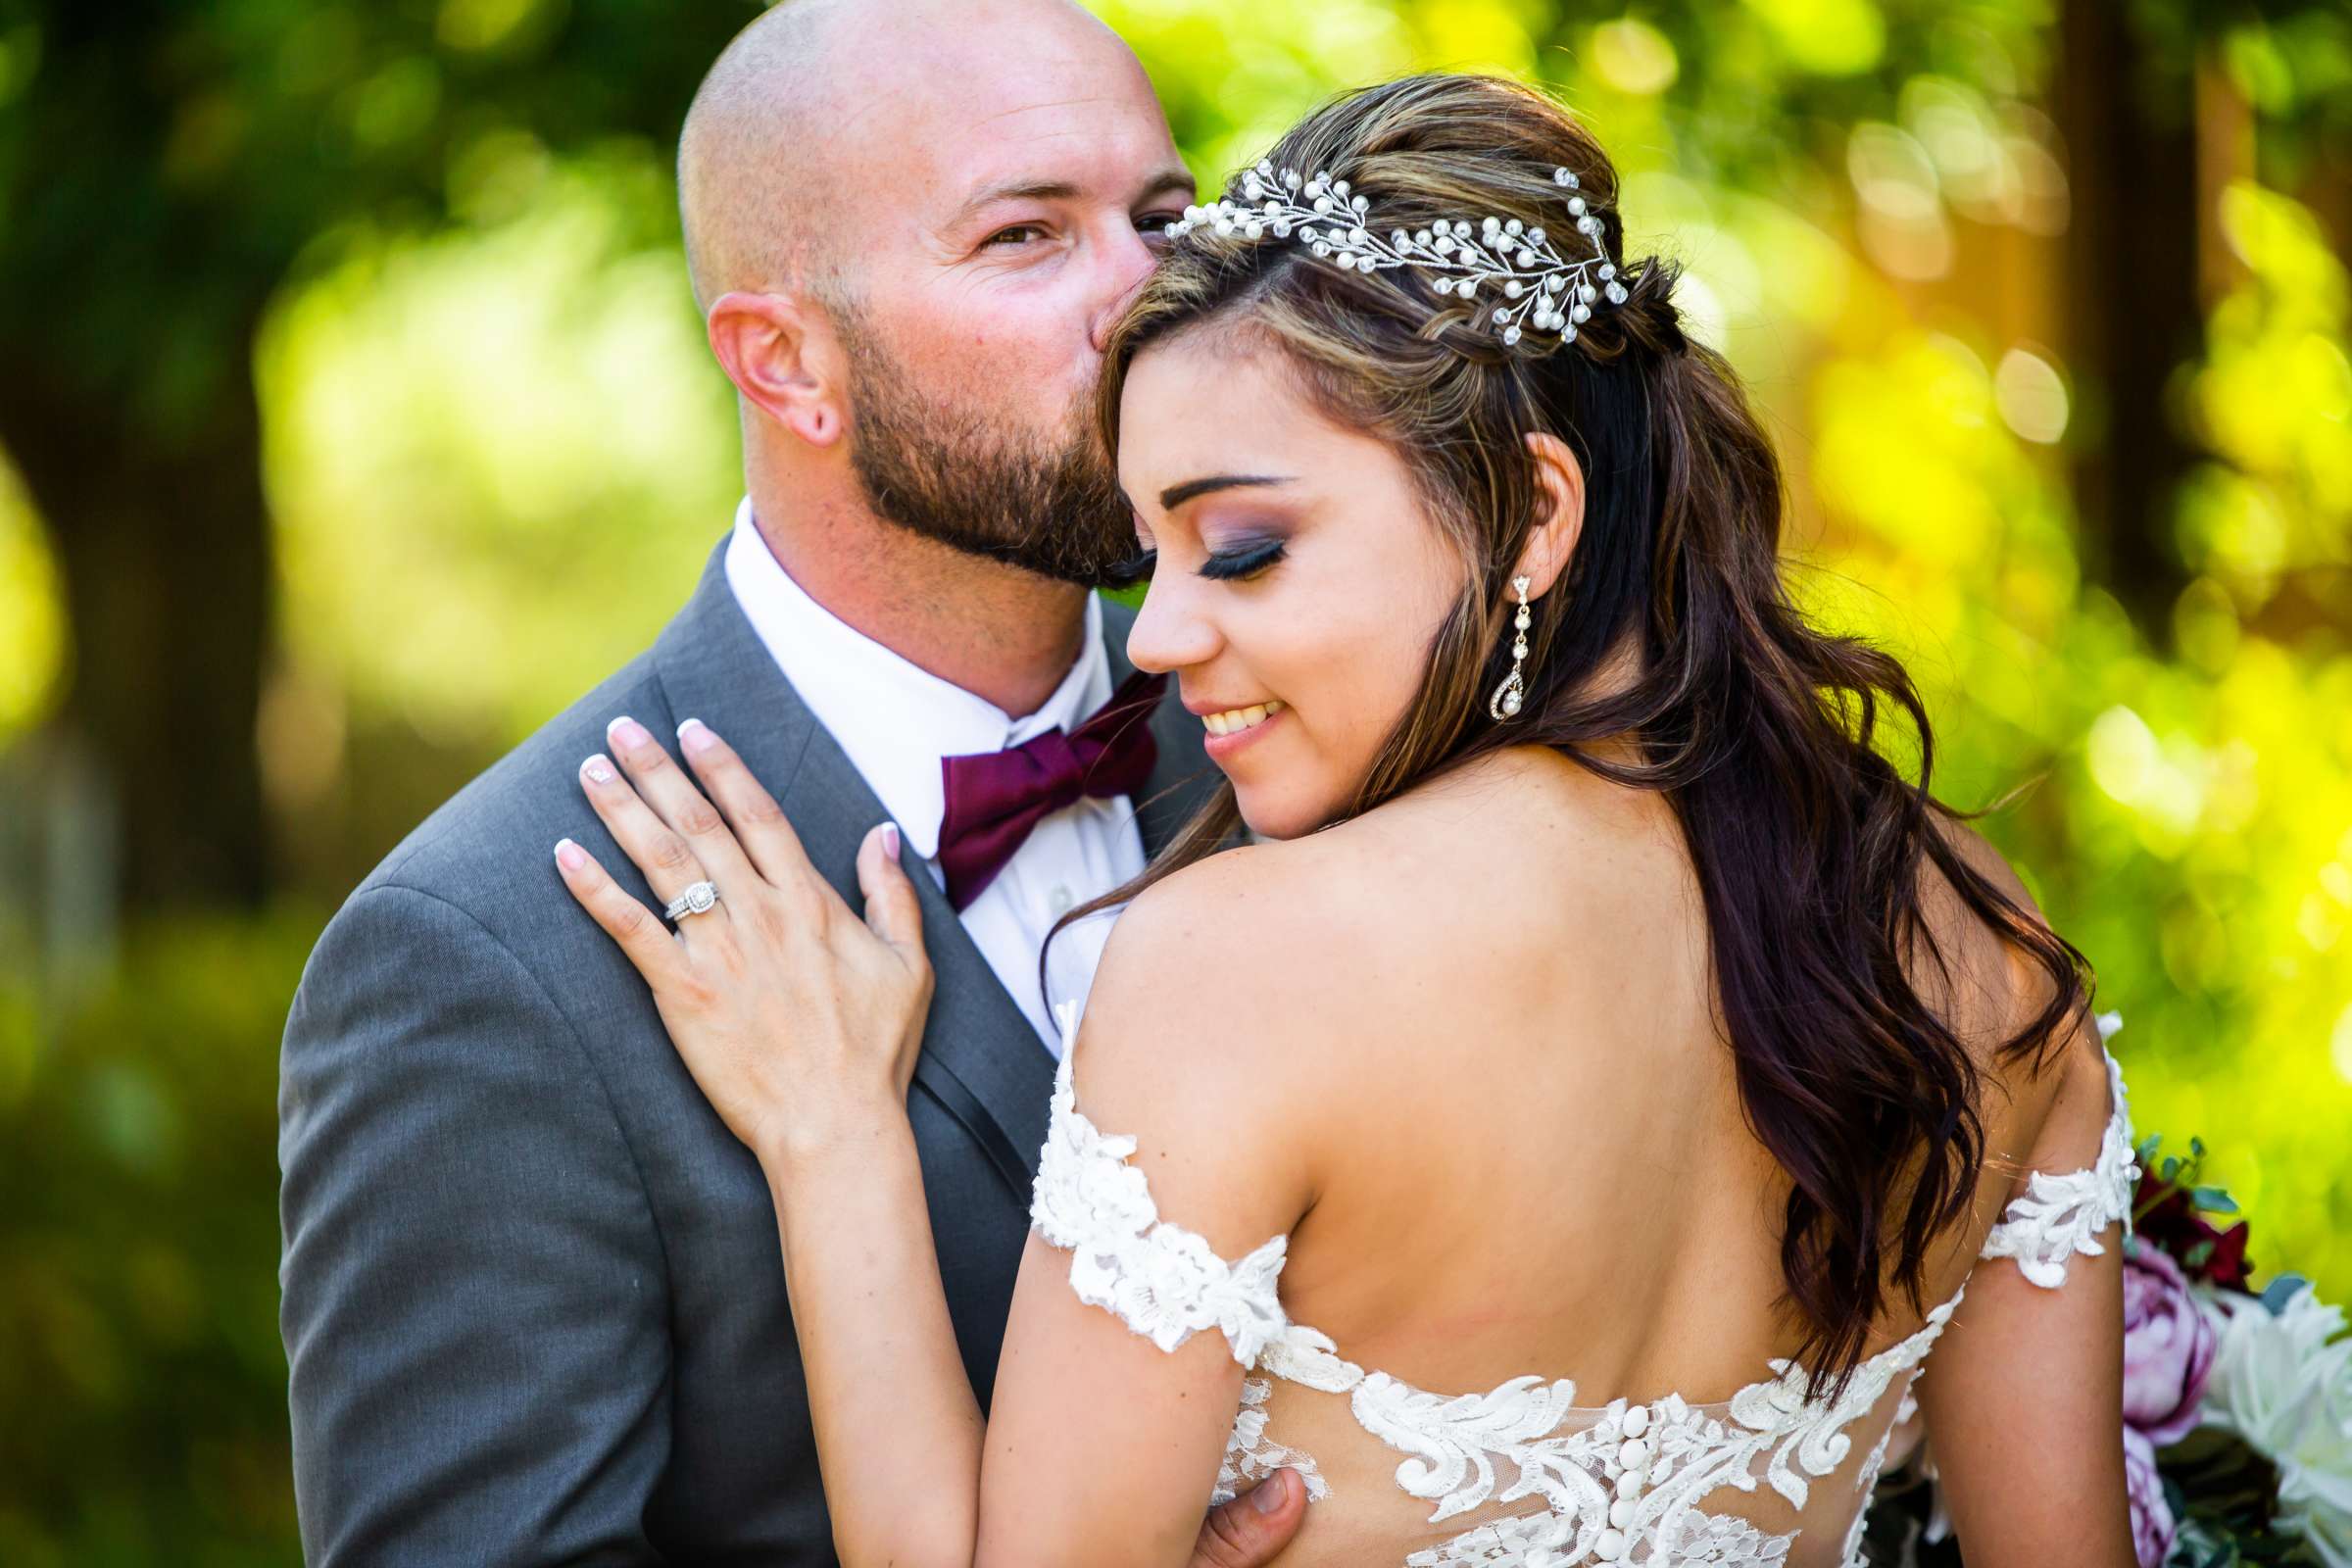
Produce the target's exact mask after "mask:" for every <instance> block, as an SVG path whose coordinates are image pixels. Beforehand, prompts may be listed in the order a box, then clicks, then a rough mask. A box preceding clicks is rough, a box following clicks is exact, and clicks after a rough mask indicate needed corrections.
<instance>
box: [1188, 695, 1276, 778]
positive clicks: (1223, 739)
mask: <svg viewBox="0 0 2352 1568" xmlns="http://www.w3.org/2000/svg"><path fill="white" fill-rule="evenodd" d="M1283 711H1284V705H1283V704H1282V703H1280V702H1265V703H1252V704H1251V705H1250V706H1249V707H1247V708H1229V709H1225V710H1222V711H1217V712H1213V713H1202V714H1201V724H1202V725H1203V726H1205V727H1206V728H1207V730H1208V738H1207V739H1206V740H1204V741H1202V742H1201V747H1202V749H1203V750H1205V751H1206V752H1207V753H1208V757H1209V760H1211V761H1213V762H1215V763H1217V764H1218V765H1219V766H1223V765H1224V762H1225V760H1226V759H1227V758H1230V757H1231V756H1233V754H1234V753H1236V752H1238V751H1240V750H1241V749H1242V748H1243V747H1245V746H1247V745H1249V744H1250V742H1251V741H1253V740H1255V739H1256V738H1257V737H1258V736H1260V735H1262V734H1264V733H1265V732H1266V731H1267V730H1269V729H1271V728H1272V727H1273V726H1274V721H1275V720H1276V719H1277V718H1279V717H1281V716H1282V713H1283Z"/></svg>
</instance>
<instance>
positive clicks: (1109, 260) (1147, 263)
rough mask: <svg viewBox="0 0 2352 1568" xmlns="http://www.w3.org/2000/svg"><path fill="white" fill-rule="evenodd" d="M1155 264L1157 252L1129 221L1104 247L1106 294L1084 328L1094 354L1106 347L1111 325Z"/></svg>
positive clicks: (1154, 267)
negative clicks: (1116, 236) (1119, 236)
mask: <svg viewBox="0 0 2352 1568" xmlns="http://www.w3.org/2000/svg"><path fill="white" fill-rule="evenodd" d="M1158 266H1159V252H1158V251H1157V250H1156V249H1154V248H1153V247H1152V245H1151V244H1150V243H1149V242H1148V241H1146V240H1145V238H1144V236H1143V235H1142V234H1140V233H1138V232H1136V230H1135V228H1134V226H1133V225H1131V224H1130V225H1126V226H1125V227H1124V237H1123V238H1114V239H1112V240H1111V242H1110V243H1109V245H1108V246H1107V247H1106V249H1105V255H1104V260H1103V278H1104V293H1105V298H1104V300H1103V305H1102V308H1101V309H1099V310H1097V311H1096V312H1095V318H1094V320H1093V321H1092V322H1091V323H1090V324H1089V327H1088V330H1087V341H1088V342H1089V343H1091V344H1093V345H1094V350H1095V352H1096V353H1097V354H1102V353H1104V352H1105V351H1107V350H1108V349H1109V347H1110V329H1111V327H1112V326H1113V325H1115V324H1116V323H1117V321H1118V319H1119V318H1120V317H1121V316H1124V315H1125V314H1126V313H1127V305H1128V302H1129V301H1131V300H1133V299H1134V298H1135V296H1136V292H1137V290H1139V289H1141V288H1142V287H1143V286H1144V284H1145V283H1146V282H1147V281H1149V280H1150V278H1151V276H1152V270H1154V269H1156V268H1157V267H1158Z"/></svg>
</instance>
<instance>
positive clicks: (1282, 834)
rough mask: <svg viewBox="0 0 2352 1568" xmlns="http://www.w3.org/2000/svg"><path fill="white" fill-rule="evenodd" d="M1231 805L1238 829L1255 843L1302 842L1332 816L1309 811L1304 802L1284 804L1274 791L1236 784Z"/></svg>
mask: <svg viewBox="0 0 2352 1568" xmlns="http://www.w3.org/2000/svg"><path fill="white" fill-rule="evenodd" d="M1233 804H1234V807H1235V808H1236V809H1238V810H1239V811H1240V812H1241V813H1242V825H1243V826H1244V827H1247V828H1248V829H1249V830H1250V833H1251V834H1252V835H1253V836H1255V837H1257V838H1259V839H1302V838H1304V837H1306V835H1308V834H1309V833H1312V832H1314V831H1315V830H1316V829H1317V828H1319V827H1321V826H1323V825H1324V824H1325V823H1326V822H1329V821H1330V820H1331V818H1332V815H1333V813H1332V812H1330V811H1327V810H1315V809H1308V808H1307V807H1306V804H1305V803H1304V802H1301V801H1298V800H1295V799H1293V800H1286V799H1284V798H1282V797H1281V795H1280V794H1279V793H1278V792H1276V791H1273V790H1269V789H1265V788H1263V787H1260V788H1257V789H1246V788H1244V787H1243V786H1242V785H1241V784H1239V783H1238V782H1237V783H1236V784H1235V785H1234V787H1233Z"/></svg>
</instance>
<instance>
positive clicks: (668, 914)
mask: <svg viewBox="0 0 2352 1568" xmlns="http://www.w3.org/2000/svg"><path fill="white" fill-rule="evenodd" d="M716 907H718V888H717V886H716V884H714V883H710V882H697V883H695V884H693V885H692V886H690V887H689V888H687V890H686V891H685V892H683V893H681V894H679V895H678V896H677V897H676V898H674V899H672V900H670V901H669V904H668V906H667V907H664V908H663V909H662V918H663V919H664V920H667V921H669V922H670V923H671V924H672V925H675V924H677V922H678V921H680V920H683V919H684V918H685V917H686V916H688V915H690V914H708V913H710V912H711V910H712V909H714V908H716Z"/></svg>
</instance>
